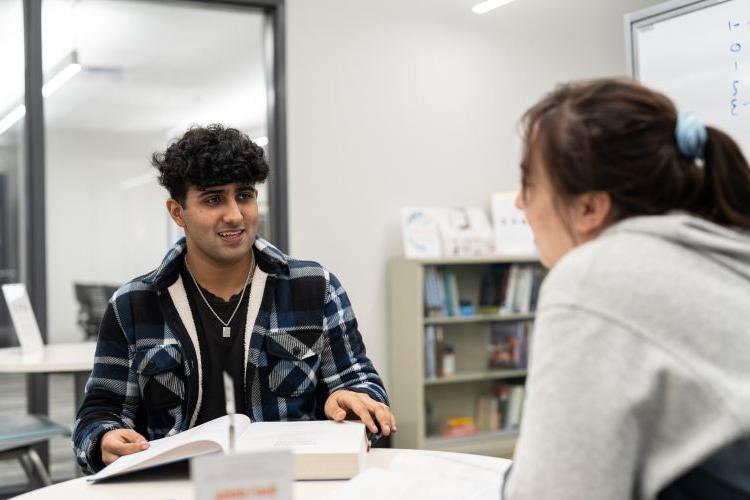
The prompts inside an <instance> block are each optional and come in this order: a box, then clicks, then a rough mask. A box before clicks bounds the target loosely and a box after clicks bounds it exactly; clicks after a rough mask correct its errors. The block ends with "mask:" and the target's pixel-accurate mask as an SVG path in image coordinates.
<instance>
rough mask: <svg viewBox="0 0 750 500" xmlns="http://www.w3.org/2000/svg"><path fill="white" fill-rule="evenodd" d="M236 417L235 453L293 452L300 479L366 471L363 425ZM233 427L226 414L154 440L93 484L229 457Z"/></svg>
mask: <svg viewBox="0 0 750 500" xmlns="http://www.w3.org/2000/svg"><path fill="white" fill-rule="evenodd" d="M232 417H233V419H234V434H235V436H236V438H235V445H234V450H235V452H237V453H242V452H250V451H263V450H278V449H288V450H291V451H292V455H293V462H294V464H293V467H294V478H295V479H349V478H351V477H352V476H354V475H355V474H357V473H358V472H359V471H360V470H361V468H362V466H363V463H364V459H365V453H366V452H367V449H368V443H367V436H366V430H365V426H364V424H362V423H361V422H352V421H345V422H333V421H331V420H318V421H304V422H254V423H253V422H251V421H250V419H249V418H248V417H247V415H243V414H234V415H233V416H232ZM229 426H230V416H229V415H225V416H223V417H219V418H216V419H214V420H211V421H209V422H206V423H204V424H201V425H197V426H195V427H193V428H192V429H188V430H186V431H183V432H180V433H179V434H175V435H173V436H169V437H165V438H162V439H155V440H153V441H150V442H149V444H150V446H149V448H147V449H146V450H143V451H140V452H138V453H133V454H132V455H125V456H122V457H120V458H118V459H117V460H115V461H114V462H112V463H111V464H109V465H108V466H106V467H105V468H104V469H102V470H101V471H99V472H98V473H97V474H94V475H92V476H89V477H88V480H89V481H101V480H104V479H108V478H112V477H116V476H120V475H123V474H127V473H129V472H134V471H138V470H144V469H148V468H151V467H156V466H158V465H163V464H167V463H172V462H176V461H180V460H184V459H188V458H193V457H197V456H201V455H207V454H210V453H220V452H225V453H226V452H228V451H229V450H230V449H231V447H230V443H229V439H230V438H229Z"/></svg>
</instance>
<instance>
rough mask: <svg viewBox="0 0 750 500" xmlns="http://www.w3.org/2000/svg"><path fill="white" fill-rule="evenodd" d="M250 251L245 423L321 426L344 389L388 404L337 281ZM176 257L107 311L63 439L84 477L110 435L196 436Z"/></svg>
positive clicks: (196, 375)
mask: <svg viewBox="0 0 750 500" xmlns="http://www.w3.org/2000/svg"><path fill="white" fill-rule="evenodd" d="M253 251H254V253H255V257H256V262H257V264H258V267H257V268H256V272H255V275H254V277H253V282H252V286H251V288H250V299H249V305H248V318H247V327H246V335H245V360H246V362H245V370H246V373H245V380H244V383H245V386H244V387H245V391H246V392H245V394H246V400H247V401H248V405H249V407H248V408H247V409H246V413H247V414H248V416H249V417H250V419H251V420H253V421H268V420H307V419H323V418H325V415H324V413H323V405H324V404H325V401H326V399H327V398H328V396H329V395H330V394H331V393H332V392H333V391H335V390H337V389H342V388H345V389H349V390H353V391H358V392H363V393H366V394H368V395H369V396H370V397H372V398H373V399H375V400H376V401H380V402H383V403H386V404H387V403H388V397H387V395H386V391H385V388H384V387H383V383H382V381H381V379H380V377H379V376H378V373H377V372H376V371H375V368H374V367H373V365H372V363H371V361H370V360H369V359H368V358H367V355H366V353H365V346H364V344H363V343H362V337H361V335H360V333H359V331H358V330H357V320H356V318H355V317H354V312H353V311H352V308H351V305H350V303H349V299H348V298H347V295H346V292H345V291H344V288H343V287H342V286H341V283H339V281H338V279H337V278H336V277H335V276H334V275H333V274H331V273H330V272H328V271H327V270H326V269H325V268H323V267H322V266H321V265H320V264H317V263H315V262H310V261H301V260H296V259H293V258H291V257H288V256H286V255H284V254H283V253H281V251H279V250H278V249H277V248H275V247H274V246H272V245H271V244H269V243H268V242H266V241H265V240H262V239H261V238H258V239H257V240H256V242H255V245H254V249H253ZM184 256H185V240H184V239H183V240H181V241H179V242H178V243H177V244H176V245H175V246H174V247H173V248H172V249H171V250H170V251H169V252H168V254H167V255H166V257H165V258H164V260H163V262H162V263H161V265H160V266H159V267H158V268H157V269H156V270H154V271H153V272H151V273H149V274H147V275H145V276H141V277H139V278H136V279H135V280H133V281H131V282H130V283H127V284H126V285H124V286H123V287H121V288H120V289H119V290H117V292H115V294H114V295H113V296H112V298H111V299H110V301H109V306H108V308H107V311H106V313H105V316H104V319H103V320H102V324H101V327H100V330H99V338H98V341H97V347H96V357H95V360H94V368H93V371H92V372H91V376H90V377H89V380H88V382H87V384H86V394H85V399H84V402H83V404H82V405H81V408H80V409H79V411H78V415H77V418H76V422H75V429H74V432H73V444H74V448H75V454H76V458H77V460H78V463H79V464H80V466H81V467H82V469H83V470H84V471H85V472H96V471H98V470H100V469H101V468H102V467H103V466H104V464H103V463H102V460H101V451H100V449H99V443H100V440H101V437H102V435H103V434H104V433H105V432H107V431H109V430H112V429H118V428H130V429H135V430H136V431H137V432H139V433H140V434H142V435H143V436H145V437H146V438H147V439H149V440H152V439H158V438H162V437H165V436H170V435H173V434H176V433H178V432H180V431H184V430H186V429H188V428H190V427H192V426H193V425H194V424H195V420H196V417H197V413H198V408H200V401H201V398H202V393H201V391H202V389H201V387H202V384H201V375H202V367H201V358H200V355H199V352H198V353H196V351H197V350H199V348H200V347H199V343H198V341H197V332H196V327H195V323H194V321H193V317H192V314H191V312H190V306H189V304H188V300H187V295H186V292H185V288H184V286H183V284H182V279H181V278H180V275H179V269H180V266H181V265H182V261H183V259H184ZM251 332H252V334H251Z"/></svg>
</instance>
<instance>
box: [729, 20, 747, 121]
mask: <svg viewBox="0 0 750 500" xmlns="http://www.w3.org/2000/svg"><path fill="white" fill-rule="evenodd" d="M727 27H728V28H729V31H730V32H733V35H734V40H732V42H731V43H730V45H729V54H730V55H731V57H732V66H733V68H734V71H733V76H732V83H731V86H730V92H729V113H730V114H731V115H732V116H738V115H739V114H740V110H741V109H742V108H744V107H747V106H750V95H748V92H747V90H745V89H747V87H748V85H747V84H746V82H743V79H742V77H741V76H740V75H741V72H740V56H741V54H742V52H743V50H749V49H750V47H747V48H745V47H743V43H744V40H743V39H741V38H740V37H741V35H743V34H744V35H747V34H748V33H750V22H740V21H738V20H736V19H730V20H729V21H728V22H727ZM743 83H744V85H743ZM743 91H744V92H743Z"/></svg>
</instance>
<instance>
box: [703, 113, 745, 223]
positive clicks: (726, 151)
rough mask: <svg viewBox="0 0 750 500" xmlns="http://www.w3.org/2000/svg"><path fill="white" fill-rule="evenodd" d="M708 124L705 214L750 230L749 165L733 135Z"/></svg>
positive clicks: (715, 219)
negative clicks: (706, 204) (730, 135)
mask: <svg viewBox="0 0 750 500" xmlns="http://www.w3.org/2000/svg"><path fill="white" fill-rule="evenodd" d="M707 128H708V141H707V144H706V164H705V168H706V176H705V178H704V179H705V180H704V182H705V187H706V195H707V196H706V198H705V199H706V201H707V203H708V206H707V207H705V208H704V209H705V216H706V217H707V218H708V219H710V220H712V221H713V222H716V223H718V224H722V225H725V226H726V225H729V226H736V227H740V228H743V229H749V230H750V165H748V163H747V160H746V159H745V157H744V156H743V155H742V152H741V151H740V148H739V146H738V145H737V143H735V142H734V140H732V138H731V137H729V136H728V135H727V134H725V133H724V132H722V131H721V130H718V129H715V128H713V127H707Z"/></svg>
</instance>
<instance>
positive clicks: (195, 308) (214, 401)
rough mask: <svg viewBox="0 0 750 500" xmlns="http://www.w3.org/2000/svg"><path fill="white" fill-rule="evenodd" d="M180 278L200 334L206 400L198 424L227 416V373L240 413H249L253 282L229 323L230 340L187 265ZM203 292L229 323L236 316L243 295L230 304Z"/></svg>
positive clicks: (203, 401)
mask: <svg viewBox="0 0 750 500" xmlns="http://www.w3.org/2000/svg"><path fill="white" fill-rule="evenodd" d="M180 275H181V276H182V282H183V283H184V284H185V291H186V292H187V296H188V301H189V302H190V311H191V312H192V314H193V321H194V322H195V329H196V331H197V333H198V343H199V345H200V356H201V365H202V370H203V383H202V389H203V397H202V400H201V406H200V409H199V410H198V418H197V420H196V425H198V424H202V423H204V422H208V421H209V420H213V419H215V418H218V417H221V416H222V415H226V413H227V412H226V398H225V397H224V374H225V373H226V374H228V375H229V377H230V378H231V379H232V381H233V382H234V404H235V408H236V411H237V413H247V403H246V400H245V391H244V374H245V323H246V321H247V306H248V303H249V296H250V283H248V284H247V287H246V290H245V295H244V296H243V297H242V304H240V307H239V309H238V310H237V313H236V314H235V315H234V317H233V318H232V322H231V323H230V324H229V327H230V328H231V329H232V330H231V335H230V337H229V338H224V337H222V329H223V327H224V325H222V324H221V323H220V322H219V320H218V319H216V317H215V316H214V315H213V314H212V313H211V311H210V310H209V309H208V306H206V303H205V302H204V300H203V299H202V298H201V296H200V294H199V293H198V289H197V288H196V287H195V282H193V278H192V277H191V276H190V274H189V273H188V272H187V269H186V268H185V266H184V264H183V266H182V269H181V270H180ZM201 290H202V291H203V295H204V297H206V300H207V301H208V302H209V304H211V307H212V308H213V310H214V311H215V312H216V314H218V315H219V317H220V318H221V319H222V320H223V321H225V322H226V321H227V320H228V319H229V317H230V316H231V315H232V311H234V308H235V307H237V301H239V300H240V296H241V295H242V293H241V292H240V293H238V294H237V295H234V296H232V297H231V298H230V299H229V301H224V300H223V299H222V298H220V297H217V296H215V295H213V294H212V293H211V292H209V291H208V290H206V289H205V288H203V287H201Z"/></svg>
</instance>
